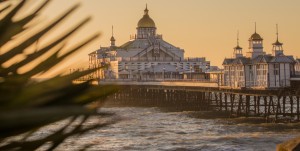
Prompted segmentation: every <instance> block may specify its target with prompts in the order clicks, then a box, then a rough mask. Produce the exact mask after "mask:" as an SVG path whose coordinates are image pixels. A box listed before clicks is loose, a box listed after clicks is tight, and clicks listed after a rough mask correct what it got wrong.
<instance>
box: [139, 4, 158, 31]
mask: <svg viewBox="0 0 300 151" xmlns="http://www.w3.org/2000/svg"><path fill="white" fill-rule="evenodd" d="M148 12H149V10H148V8H147V5H146V9H145V10H144V16H143V18H141V19H140V20H139V22H138V25H137V26H138V27H140V28H151V27H154V28H155V27H156V26H155V23H154V21H153V19H152V18H150V16H149V14H148Z"/></svg>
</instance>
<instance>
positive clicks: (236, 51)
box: [233, 32, 243, 58]
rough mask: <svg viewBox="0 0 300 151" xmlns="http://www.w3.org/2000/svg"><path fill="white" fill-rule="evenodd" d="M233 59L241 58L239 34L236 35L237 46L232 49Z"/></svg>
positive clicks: (241, 49) (241, 50)
mask: <svg viewBox="0 0 300 151" xmlns="http://www.w3.org/2000/svg"><path fill="white" fill-rule="evenodd" d="M233 50H234V51H233V58H240V57H243V48H242V47H240V44H239V32H238V33H237V45H236V47H234V48H233Z"/></svg>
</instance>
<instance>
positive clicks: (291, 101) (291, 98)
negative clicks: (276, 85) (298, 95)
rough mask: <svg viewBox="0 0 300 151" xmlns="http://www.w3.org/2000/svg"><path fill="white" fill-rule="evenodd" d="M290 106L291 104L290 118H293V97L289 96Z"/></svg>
mask: <svg viewBox="0 0 300 151" xmlns="http://www.w3.org/2000/svg"><path fill="white" fill-rule="evenodd" d="M290 104H291V117H294V97H293V96H290Z"/></svg>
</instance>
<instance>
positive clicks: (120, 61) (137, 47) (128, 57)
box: [89, 7, 210, 80]
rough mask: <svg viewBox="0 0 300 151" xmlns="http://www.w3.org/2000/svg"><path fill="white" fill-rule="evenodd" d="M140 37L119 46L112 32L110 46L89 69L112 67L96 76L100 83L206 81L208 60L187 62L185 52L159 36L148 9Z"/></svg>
mask: <svg viewBox="0 0 300 151" xmlns="http://www.w3.org/2000/svg"><path fill="white" fill-rule="evenodd" d="M136 30H137V33H136V34H134V35H131V36H130V40H129V41H128V42H126V43H124V44H122V45H120V46H117V45H116V38H115V36H114V33H113V32H112V37H111V39H110V42H111V45H110V46H108V47H100V49H98V50H96V51H93V52H91V53H90V54H89V68H97V67H100V66H102V65H103V64H110V67H109V68H108V69H106V70H99V71H97V72H95V73H94V74H93V77H94V78H100V79H135V80H150V79H151V80H163V79H205V78H206V77H205V72H207V71H210V62H209V61H207V60H206V58H205V57H193V58H185V56H184V49H181V48H179V47H178V46H175V45H173V44H171V43H169V42H167V41H166V40H164V39H163V36H162V35H159V34H157V32H156V31H157V26H156V24H155V22H154V20H153V19H152V18H151V17H150V15H149V10H148V8H147V7H146V8H145V10H144V14H143V16H142V18H141V19H140V20H139V21H138V23H137V28H136Z"/></svg>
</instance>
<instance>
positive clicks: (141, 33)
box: [136, 4, 156, 39]
mask: <svg viewBox="0 0 300 151" xmlns="http://www.w3.org/2000/svg"><path fill="white" fill-rule="evenodd" d="M136 29H137V38H138V39H147V38H148V37H151V36H155V35H156V26H155V23H154V21H153V19H151V18H150V16H149V10H148V8H147V4H146V9H145V10H144V16H143V17H142V18H141V19H140V20H139V22H138V24H137V28H136Z"/></svg>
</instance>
